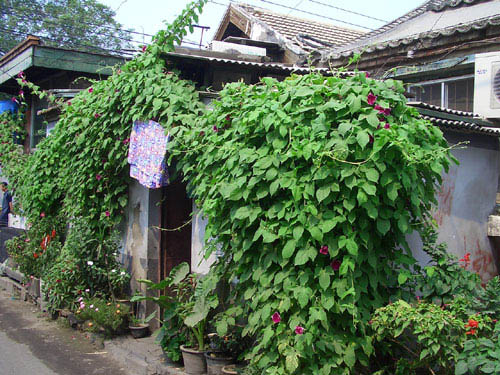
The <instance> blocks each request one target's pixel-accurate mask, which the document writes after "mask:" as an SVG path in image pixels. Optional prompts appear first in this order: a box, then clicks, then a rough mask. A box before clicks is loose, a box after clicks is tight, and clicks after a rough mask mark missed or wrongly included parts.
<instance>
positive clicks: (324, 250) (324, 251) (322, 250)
mask: <svg viewBox="0 0 500 375" xmlns="http://www.w3.org/2000/svg"><path fill="white" fill-rule="evenodd" d="M319 253H320V254H323V255H326V254H328V246H326V245H324V246H321V247H320V248H319Z"/></svg>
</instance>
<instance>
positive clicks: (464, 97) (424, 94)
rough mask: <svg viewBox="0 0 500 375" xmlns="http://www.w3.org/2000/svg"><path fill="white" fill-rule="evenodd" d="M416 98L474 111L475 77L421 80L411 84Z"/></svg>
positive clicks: (452, 107)
mask: <svg viewBox="0 0 500 375" xmlns="http://www.w3.org/2000/svg"><path fill="white" fill-rule="evenodd" d="M410 93H412V94H413V95H415V98H414V99H412V100H416V101H419V102H424V103H428V104H433V105H437V106H440V107H444V108H450V109H456V110H459V111H465V112H472V111H473V103H474V77H473V76H465V77H459V78H450V79H445V80H440V81H439V80H437V81H429V82H421V83H418V84H415V85H411V86H410Z"/></svg>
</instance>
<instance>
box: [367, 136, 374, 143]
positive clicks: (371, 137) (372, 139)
mask: <svg viewBox="0 0 500 375" xmlns="http://www.w3.org/2000/svg"><path fill="white" fill-rule="evenodd" d="M368 140H369V142H370V143H373V141H375V138H373V135H371V134H369V135H368Z"/></svg>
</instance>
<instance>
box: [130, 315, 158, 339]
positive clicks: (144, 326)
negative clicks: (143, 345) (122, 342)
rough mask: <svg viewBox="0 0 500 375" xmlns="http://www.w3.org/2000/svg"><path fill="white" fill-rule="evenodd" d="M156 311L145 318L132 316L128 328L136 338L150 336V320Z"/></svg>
mask: <svg viewBox="0 0 500 375" xmlns="http://www.w3.org/2000/svg"><path fill="white" fill-rule="evenodd" d="M155 315H156V311H153V312H152V313H151V314H150V315H148V316H147V317H146V318H144V319H139V318H137V317H135V316H132V317H130V321H129V325H128V328H129V329H130V333H131V334H132V336H133V337H134V339H140V338H143V337H146V336H149V322H150V321H151V320H152V319H153V318H154V317H155Z"/></svg>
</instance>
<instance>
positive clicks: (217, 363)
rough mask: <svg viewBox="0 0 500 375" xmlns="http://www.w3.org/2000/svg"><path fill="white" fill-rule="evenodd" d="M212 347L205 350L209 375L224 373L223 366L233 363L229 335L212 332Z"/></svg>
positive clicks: (209, 336)
mask: <svg viewBox="0 0 500 375" xmlns="http://www.w3.org/2000/svg"><path fill="white" fill-rule="evenodd" d="M208 338H209V339H210V348H209V349H208V350H207V351H206V352H205V360H206V361H207V373H208V375H222V368H223V367H224V366H227V365H229V364H231V363H233V355H232V353H231V350H230V346H231V344H230V342H229V340H230V339H231V338H230V337H229V336H224V337H220V336H219V335H217V333H210V334H209V335H208Z"/></svg>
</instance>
